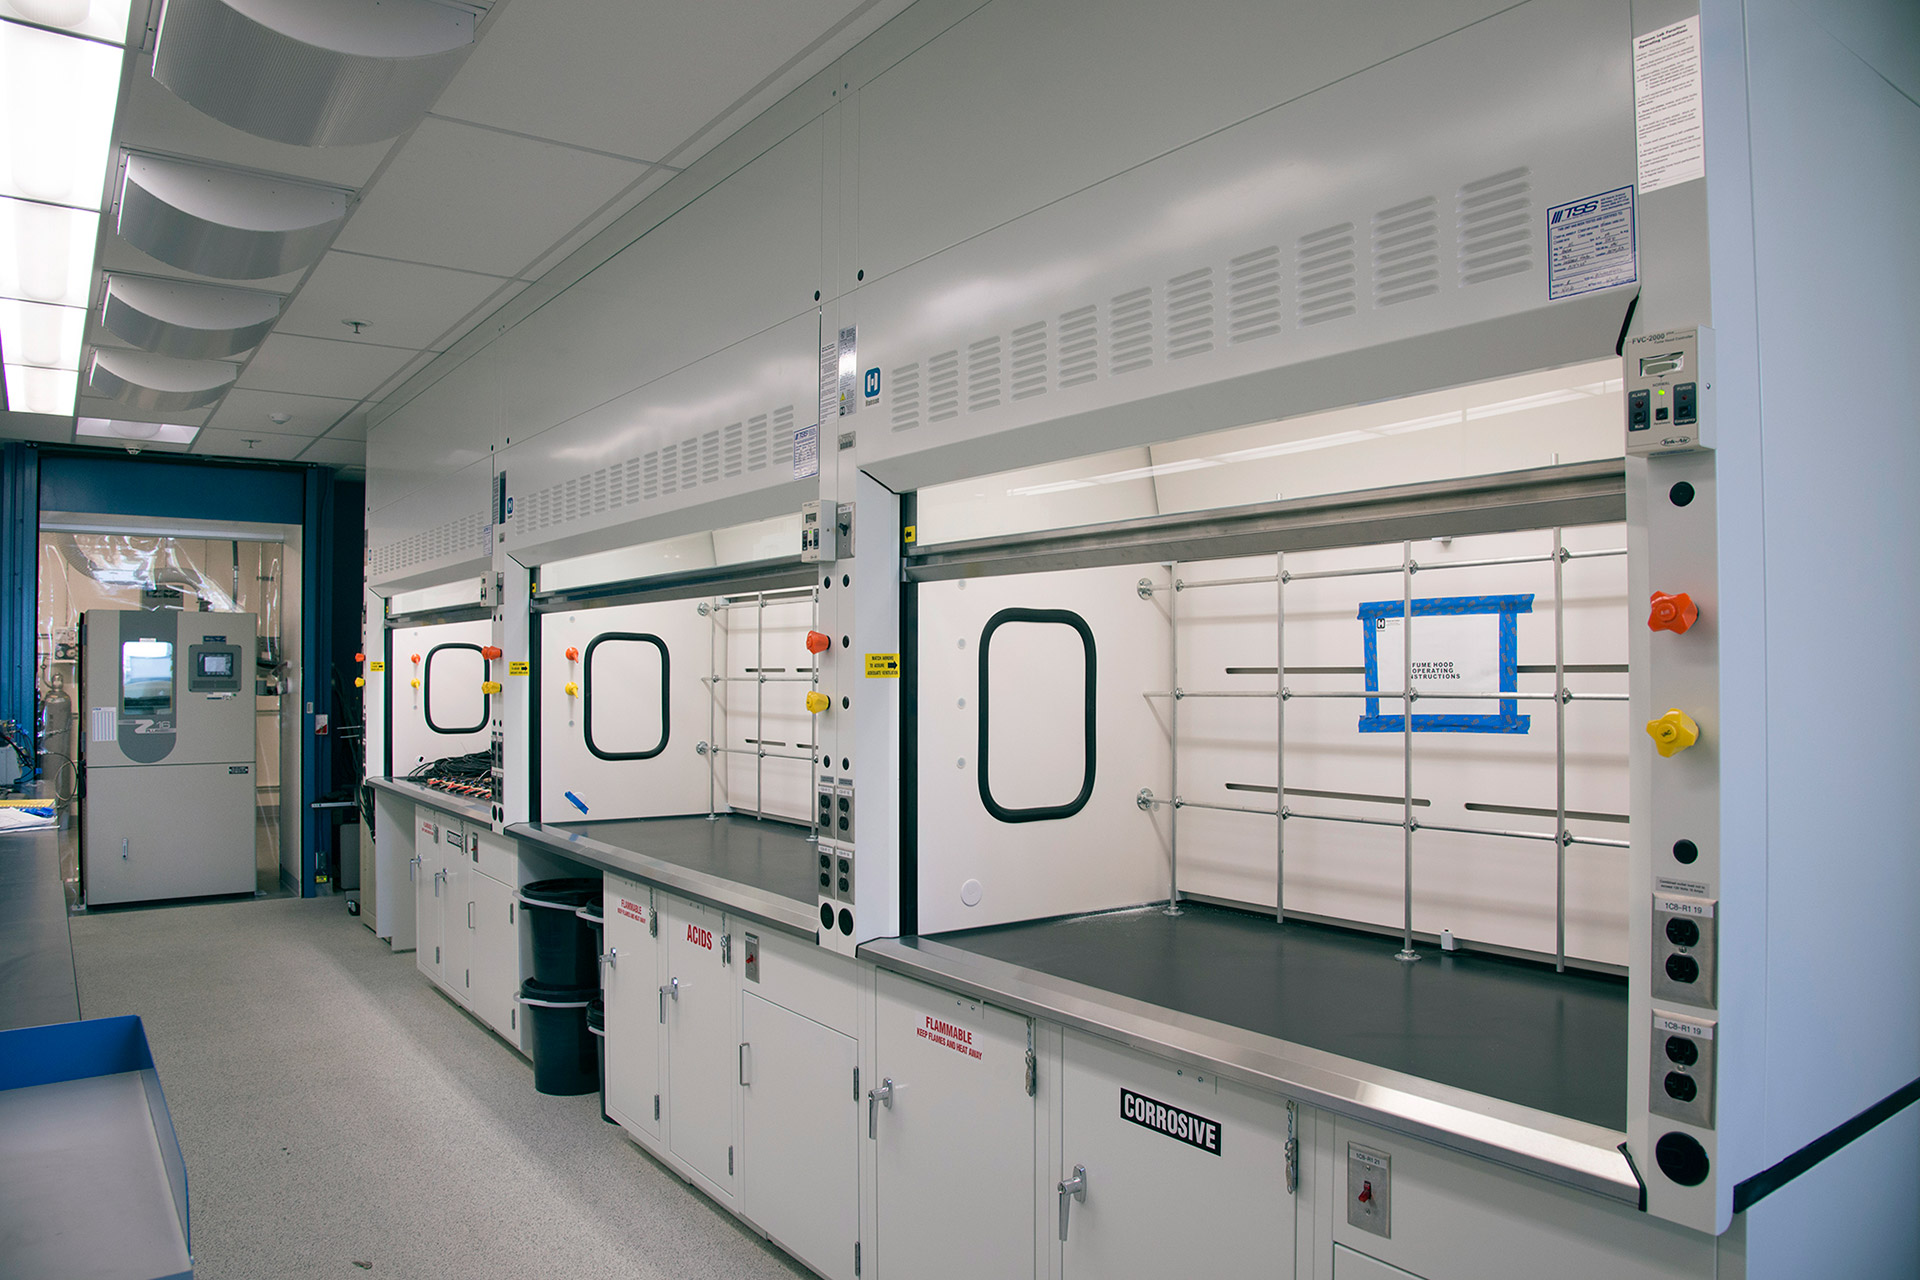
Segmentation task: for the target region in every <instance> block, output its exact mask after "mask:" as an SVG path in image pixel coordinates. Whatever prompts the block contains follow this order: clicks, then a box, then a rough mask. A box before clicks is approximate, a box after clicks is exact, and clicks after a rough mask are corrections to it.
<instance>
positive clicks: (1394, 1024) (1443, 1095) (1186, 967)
mask: <svg viewBox="0 0 1920 1280" xmlns="http://www.w3.org/2000/svg"><path fill="white" fill-rule="evenodd" d="M1395 949H1396V947H1395V944H1394V941H1393V940H1391V939H1382V938H1377V937H1372V936H1369V935H1364V934H1356V933H1350V932H1347V931H1344V930H1337V929H1329V928H1324V927H1320V926H1315V925H1310V924H1305V923H1289V924H1287V925H1285V926H1280V925H1276V924H1275V923H1274V922H1273V921H1272V920H1271V919H1269V918H1266V917H1264V916H1259V915H1254V914H1250V913H1245V912H1238V911H1231V910H1226V909H1222V908H1216V907H1209V906H1205V905H1202V904H1198V903H1191V902H1190V903H1187V904H1184V906H1183V910H1182V914H1181V915H1179V916H1178V917H1168V916H1167V915H1166V914H1165V913H1164V912H1163V911H1162V910H1161V909H1160V908H1159V907H1158V906H1153V907H1141V908H1135V909H1132V910H1127V911H1117V912H1108V913H1102V914H1098V915H1090V916H1075V917H1066V918H1062V919H1055V920H1045V921H1034V922H1029V923H1024V924H1013V925H1002V926H998V927H995V928H990V929H979V930H964V931H959V932H954V933H948V934H943V935H941V936H939V937H924V938H923V937H904V938H897V939H878V940H875V941H873V942H869V943H866V944H864V945H863V946H862V947H861V948H860V951H859V954H860V955H861V956H862V957H863V958H865V959H867V960H870V961H872V962H873V963H875V964H877V965H879V966H880V967H882V968H885V969H889V970H892V971H894V972H896V973H901V974H905V975H907V976H909V977H914V978H919V979H921V980H922V981H926V982H930V983H933V984H935V985H937V986H940V987H943V988H945V989H947V990H951V991H954V992H957V993H960V994H964V995H968V996H971V997H974V998H977V999H981V1000H985V1001H987V1002H988V1003H991V1004H996V1005H999V1006H1000V1007H1002V1008H1006V1009H1013V1010H1018V1011H1020V1012H1023V1013H1027V1014H1030V1015H1033V1016H1036V1017H1042V1018H1047V1019H1050V1020H1053V1021H1058V1022H1060V1023H1063V1024H1065V1025H1068V1026H1072V1027H1077V1028H1080V1029H1082V1030H1086V1031H1091V1032H1093V1033H1095V1034H1098V1035H1102V1036H1105V1037H1108V1038H1110V1039H1113V1040H1117V1041H1119V1042H1120V1043H1122V1044H1126V1045H1128V1046H1131V1047H1133V1048H1135V1049H1138V1050H1140V1051H1142V1052H1145V1053H1151V1054H1155V1055H1158V1056H1161V1057H1165V1058H1168V1059H1171V1060H1174V1061H1177V1062H1184V1063H1189V1064H1192V1065H1194V1066H1197V1067H1202V1068H1208V1069H1211V1070H1213V1071H1215V1072H1217V1073H1219V1074H1220V1075H1221V1076H1223V1077H1225V1078H1227V1079H1232V1080H1237V1081H1239V1082H1241V1083H1244V1084H1248V1085H1251V1086H1253V1087H1256V1088H1260V1089H1265V1090H1270V1091H1274V1092H1278V1093H1281V1094H1283V1095H1285V1096H1288V1097H1291V1098H1294V1099H1297V1100H1299V1101H1302V1102H1306V1103H1309V1104H1312V1105H1315V1106H1319V1107H1323V1108H1326V1109H1327V1110H1330V1111H1333V1112H1335V1113H1337V1114H1341V1115H1346V1116H1351V1117H1353V1118H1355V1119H1359V1120H1363V1121H1366V1122H1369V1123H1373V1124H1379V1125H1383V1126H1386V1127H1389V1128H1393V1129H1396V1130H1399V1131H1401V1132H1403V1133H1407V1134H1410V1135H1412V1136H1415V1137H1419V1138H1424V1139H1427V1140H1429V1141H1433V1142H1437V1143H1439V1144H1441V1145H1444V1146H1449V1147H1452V1148H1454V1149H1456V1150H1460V1151H1464V1152H1467V1153H1469V1154H1472V1155H1476V1156H1481V1157H1484V1158H1487V1159H1490V1160H1494V1161H1498V1162H1500V1163H1502V1164H1506V1165H1509V1166H1511V1167H1513V1168H1516V1169H1521V1170H1524V1171H1526V1172H1528V1173H1532V1174H1537V1175H1540V1176H1544V1177H1547V1178H1551V1179H1553V1180H1555V1181H1558V1182H1563V1183H1565V1184H1567V1185H1569V1186H1573V1187H1578V1188H1580V1189H1582V1190H1585V1191H1590V1192H1593V1193H1595V1194H1598V1195H1603V1196H1606V1197H1608V1198H1611V1199H1615V1200H1621V1201H1624V1202H1626V1203H1629V1204H1637V1203H1639V1201H1640V1197H1641V1187H1640V1182H1639V1179H1638V1176H1637V1175H1636V1174H1635V1172H1634V1170H1633V1168H1632V1165H1631V1163H1630V1162H1629V1161H1628V1160H1627V1158H1626V1157H1625V1156H1624V1155H1623V1154H1622V1153H1621V1151H1620V1150H1619V1144H1620V1143H1621V1142H1622V1141H1623V1140H1624V1136H1625V1135H1624V1133H1623V1132H1622V1130H1623V1129H1624V1125H1625V1088H1626V1074H1625V1066H1626V1012H1625V1010H1626V1001H1625V988H1624V984H1620V983H1618V982H1615V981H1613V980H1610V979H1606V978H1595V977H1590V976H1586V975H1564V974H1563V975H1555V974H1553V973H1552V971H1551V970H1545V971H1541V970H1538V969H1536V968H1532V967H1529V966H1526V965H1523V964H1520V963H1518V962H1508V961H1502V960H1497V959H1492V958H1489V957H1484V956H1470V955H1466V954H1461V953H1456V954H1453V955H1442V954H1439V953H1435V954H1430V955H1428V956H1427V957H1426V958H1425V959H1423V960H1421V961H1419V962H1418V963H1415V964H1412V965H1403V964H1401V962H1399V961H1397V960H1395V959H1394V958H1393V954H1394V951H1395ZM1503 1054H1512V1055H1513V1059H1512V1060H1511V1061H1491V1060H1490V1059H1494V1058H1496V1057H1498V1056H1499V1055H1503ZM1541 1076H1554V1077H1565V1078H1564V1079H1538V1078H1535V1077H1541ZM1515 1096H1517V1097H1518V1098H1520V1099H1523V1100H1521V1101H1516V1100H1515ZM1542 1103H1544V1104H1547V1105H1545V1106H1543V1105H1540V1104H1542ZM1589 1116H1591V1117H1596V1118H1595V1119H1589V1118H1587V1117H1589Z"/></svg>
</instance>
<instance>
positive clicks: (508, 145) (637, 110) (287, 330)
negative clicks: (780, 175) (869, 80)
mask: <svg viewBox="0 0 1920 1280" xmlns="http://www.w3.org/2000/svg"><path fill="white" fill-rule="evenodd" d="M475 7H477V6H475ZM905 7H906V0H865V2H864V3H856V2H854V0H782V3H781V4H778V5H766V4H764V3H757V2H756V0H701V2H698V3H695V2H691V0H680V2H679V3H674V4H668V5H637V4H634V3H632V0H496V3H494V4H493V5H492V6H491V8H490V9H489V10H488V11H487V12H486V14H485V16H484V17H483V18H482V19H481V21H480V22H479V24H478V26H477V28H476V42H475V48H474V50H473V52H472V54H471V55H470V56H469V57H468V59H467V61H466V63H465V65H464V66H463V67H462V68H461V69H460V70H459V71H458V72H457V73H456V74H455V76H454V78H453V80H452V81H451V82H450V83H449V85H448V86H447V88H446V90H445V91H444V92H443V93H442V94H441V95H440V97H439V98H438V100H437V101H436V102H435V103H434V105H433V108H432V109H431V111H429V113H428V114H427V116H426V118H424V119H422V120H421V121H419V123H418V124H417V125H416V126H415V127H414V128H413V129H411V130H410V131H409V132H407V133H405V134H402V135H401V136H400V137H399V138H398V139H396V140H394V141H392V142H382V143H369V144H363V145H357V146H335V147H299V146H292V145H288V144H285V143H280V142H273V141H269V140H266V139H263V138H259V137H255V136H253V135H252V134H249V133H245V132H242V131H241V130H238V129H235V128H232V127H230V126H228V125H225V124H222V123H220V122H219V121H217V120H214V119H213V118H211V117H209V116H206V115H203V114H201V113H200V112H199V111H197V110H195V109H194V108H193V107H191V106H188V105H187V104H186V103H185V102H183V101H181V100H180V99H179V98H177V97H175V96H174V95H173V94H172V93H171V92H170V91H169V90H167V89H166V88H165V87H163V86H162V85H161V84H159V83H158V82H157V81H155V80H154V78H153V75H152V49H153V25H152V24H153V23H154V22H155V21H157V19H158V16H159V4H158V3H157V0H155V2H154V3H152V4H151V5H148V4H143V3H136V4H135V5H134V12H133V15H132V18H131V24H132V25H131V28H130V35H129V47H130V51H129V57H128V65H127V68H126V72H125V75H124V76H123V82H122V89H121V97H120V108H119V113H118V116H117V119H116V124H115V130H114V141H115V147H116V164H115V170H116V172H117V171H118V168H119V165H118V158H119V157H120V156H123V155H125V154H126V153H127V152H128V151H133V152H139V153H145V154H149V155H159V156H168V157H179V158H187V159H193V160H198V161H204V162H208V163H212V164H215V165H220V166H225V167H230V168H234V169H241V170H247V171H252V172H256V173H265V174H275V175H285V176H289V177H295V178H302V179H308V180H312V181H316V182H323V183H327V184H330V185H334V186H338V187H342V188H345V189H347V190H349V191H351V192H353V196H352V198H351V201H350V211H349V215H348V217H347V219H346V221H345V223H344V225H343V226H342V228H341V230H340V231H339V233H338V235H337V236H336V237H335V239H334V241H333V243H332V246H331V247H330V248H329V249H328V250H327V251H326V252H325V253H324V254H323V255H322V256H321V257H320V258H319V260H318V261H317V262H316V263H315V264H314V265H313V266H312V267H311V268H309V269H308V270H306V271H304V272H293V273H289V274H288V275H285V276H281V277H277V278H273V279H268V280H257V281H246V282H242V283H240V284H239V285H238V287H242V288H248V289H257V290H262V291H266V292H272V293H280V294H285V295H287V296H288V301H287V303H286V305H285V308H284V310H283V311H282V313H281V317H280V319H279V321H278V323H277V324H276V325H275V326H274V328H273V330H272V332H271V333H270V334H269V335H268V336H267V337H266V338H265V340H264V341H263V342H261V344H260V345H259V347H258V348H257V349H256V350H254V351H252V352H249V353H245V354H243V355H241V356H237V357H234V358H233V360H234V362H235V363H237V364H239V365H240V366H241V367H240V373H239V377H238V378H237V379H236V380H235V382H234V383H233V385H232V387H231V388H230V389H228V391H227V392H226V394H225V395H224V396H223V397H222V398H221V399H220V400H219V401H218V402H216V403H214V404H213V405H211V406H209V407H207V408H204V409H199V410H195V411H189V412H185V413H180V412H142V411H140V410H137V409H133V408H130V407H129V406H128V405H126V404H125V403H122V402H120V401H116V400H111V399H107V398H105V397H102V396H97V395H90V394H88V387H87V384H86V379H85V374H84V372H83V375H82V382H81V394H80V398H79V403H78V408H77V414H78V416H80V417H93V418H107V419H122V420H129V419H131V420H142V421H165V422H175V423H182V424H186V425H190V426H196V427H200V428H201V430H200V432H199V434H198V436H197V437H196V438H195V439H194V440H193V442H192V443H191V444H190V445H169V444H166V443H162V442H159V441H147V442H143V446H142V447H144V448H148V449H151V450H153V451H155V452H173V453H191V454H202V455H214V456H222V457H238V458H263V459H271V460H276V461H300V462H313V463H321V464H324V465H328V466H332V467H338V468H342V469H345V470H348V471H354V470H358V469H360V468H362V467H363V466H364V463H365V449H366V445H365V438H366V421H367V415H368V411H369V410H370V409H371V408H372V406H373V405H375V404H376V403H378V401H379V400H380V398H381V397H382V396H383V395H385V394H387V393H389V392H390V391H392V390H394V389H396V388H398V387H399V386H400V385H401V384H402V383H403V382H405V381H406V380H407V379H408V378H409V377H411V376H412V375H413V374H415V373H416V372H418V371H419V370H420V369H421V368H423V367H425V365H426V364H427V363H428V362H430V361H431V360H432V359H433V358H434V356H435V355H436V354H437V353H438V352H440V351H442V350H444V349H445V348H447V347H448V346H450V345H451V344H452V343H454V342H455V341H457V340H458V339H459V338H460V337H461V336H462V335H463V334H465V333H466V332H468V331H469V330H470V329H472V328H473V327H474V326H476V325H477V324H479V323H480V322H481V321H482V320H484V319H485V318H486V317H487V316H488V315H490V314H491V313H492V312H493V311H495V310H496V309H497V308H499V307H501V306H502V305H504V304H505V303H507V302H508V301H509V300H511V299H512V298H513V297H514V296H515V295H516V294H518V293H519V292H520V291H521V290H522V289H525V288H526V287H527V285H528V284H529V283H531V282H532V281H535V280H537V279H539V278H540V276H541V275H542V274H543V273H544V272H546V271H547V270H549V269H551V268H552V267H553V266H555V265H556V264H558V263H560V262H561V261H562V260H563V259H565V258H566V256H567V255H568V254H569V253H571V252H573V250H575V249H577V248H578V247H580V246H581V245H583V244H585V243H586V242H587V241H588V240H589V239H591V238H592V237H593V236H594V235H595V234H597V233H598V232H599V231H601V230H602V229H604V228H605V227H606V226H608V225H609V224H610V223H612V222H613V221H614V220H615V219H616V218H618V217H619V216H620V215H621V214H622V213H624V212H626V211H627V210H628V209H630V208H632V207H633V206H634V205H635V204H637V203H639V202H640V201H641V200H642V199H644V198H645V197H646V196H647V195H649V194H650V193H651V192H653V191H654V190H656V189H658V188H659V187H660V186H662V185H664V184H665V183H666V182H667V181H668V179H670V178H671V177H672V176H673V175H674V174H675V173H677V172H679V170H680V169H682V168H684V167H685V166H686V165H688V164H691V163H692V162H693V161H694V160H696V159H697V158H698V157H699V156H700V155H702V154H704V153H705V152H706V151H707V150H708V149H710V148H711V147H713V146H714V145H715V144H717V143H718V142H720V141H721V140H723V139H724V138H725V137H727V136H728V135H729V134H730V133H732V132H733V131H734V130H735V129H737V128H739V127H740V126H741V125H743V124H745V123H746V122H747V121H749V120H751V119H752V118H753V117H754V116H755V115H757V114H758V113H759V112H761V111H762V110H764V109H765V108H766V107H768V106H770V105H771V104H772V103H774V102H775V101H777V100H778V99H779V98H780V97H781V96H783V95H784V94H786V93H787V92H789V91H790V90H791V89H793V88H795V87H797V86H798V85H799V84H801V83H803V82H804V81H805V80H806V79H807V78H809V77H810V76H812V75H813V74H815V73H816V72H818V71H819V70H820V69H821V68H823V67H824V66H826V65H827V64H828V63H829V62H831V61H833V59H835V58H837V57H839V56H840V55H841V54H843V53H845V52H846V51H847V50H848V49H850V48H852V47H853V46H854V45H855V44H857V43H858V42H859V41H860V40H861V39H864V38H865V37H866V35H868V34H869V33H871V32H872V31H873V30H875V29H877V28H878V27H879V26H880V25H882V24H883V23H884V22H885V21H886V20H888V19H889V18H891V17H893V16H894V15H895V14H897V13H898V12H899V11H900V10H901V9H903V8H905ZM143 29H144V32H145V34H144V36H143V37H136V36H135V35H134V34H133V32H138V31H141V30H143ZM95 265H96V271H95V273H94V274H95V283H94V293H93V297H92V306H91V307H90V309H89V313H88V322H87V335H86V336H87V343H88V350H89V352H90V351H91V350H92V349H93V348H96V347H98V348H101V349H109V350H111V349H122V348H128V344H127V343H125V342H123V341H122V340H121V339H120V338H118V337H116V336H115V335H114V334H112V333H111V332H109V331H107V330H106V329H105V328H104V327H103V326H102V324H101V320H100V304H101V301H102V293H103V290H104V286H105V277H106V273H107V272H118V273H127V274H130V275H140V276H151V277H159V278H164V279H183V280H200V281H202V282H207V281H206V280H205V278H204V277H197V276H193V275H190V274H189V273H187V272H184V271H181V270H178V269H176V268H174V267H171V266H169V265H167V264H165V263H162V262H160V261H158V260H156V259H154V258H151V257H149V256H147V255H146V254H145V253H143V252H141V251H140V250H138V249H136V248H134V247H133V246H132V245H130V244H128V243H127V242H125V241H124V240H122V239H120V237H119V236H117V235H116V234H114V231H113V227H112V217H111V214H109V216H106V217H103V218H102V230H101V236H100V244H99V250H98V256H97V259H96V264H95ZM212 283H228V282H212ZM356 324H357V326H358V327H357V329H356V327H355V326H356ZM84 358H85V357H83V359H84ZM24 418H26V415H13V421H12V422H11V423H10V424H9V428H8V430H7V432H6V434H9V435H14V436H26V437H29V438H37V439H42V440H57V441H60V442H71V441H73V440H74V439H75V437H74V436H73V430H72V428H73V424H72V422H71V421H69V420H66V419H58V418H52V419H48V418H40V419H36V420H33V421H31V422H22V419H24ZM80 442H82V443H96V442H97V440H95V439H93V438H81V440H80Z"/></svg>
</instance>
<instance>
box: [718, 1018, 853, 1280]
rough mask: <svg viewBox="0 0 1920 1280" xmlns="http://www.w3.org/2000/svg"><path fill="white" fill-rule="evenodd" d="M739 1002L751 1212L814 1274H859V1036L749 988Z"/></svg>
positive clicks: (746, 1196) (837, 1278) (838, 1278)
mask: <svg viewBox="0 0 1920 1280" xmlns="http://www.w3.org/2000/svg"><path fill="white" fill-rule="evenodd" d="M740 1003H741V1010H740V1038H741V1042H742V1045H743V1048H742V1049H741V1062H740V1067H741V1071H740V1078H741V1096H742V1099H743V1101H742V1104H741V1126H740V1140H741V1149H742V1151H743V1153H744V1155H745V1169H744V1170H743V1171H742V1182H743V1186H742V1194H741V1199H742V1201H743V1209H744V1212H745V1213H746V1215H747V1217H749V1218H751V1219H752V1220H753V1221H754V1222H755V1223H756V1224H757V1225H758V1226H759V1227H760V1229H761V1230H762V1231H764V1232H766V1233H767V1235H768V1236H769V1237H771V1238H772V1239H773V1240H775V1241H776V1242H778V1243H779V1244H780V1245H781V1246H782V1247H783V1248H785V1249H786V1250H787V1252H788V1253H791V1254H792V1255H793V1256H794V1257H796V1258H798V1259H800V1260H801V1261H802V1262H804V1263H806V1264H807V1265H808V1266H810V1267H812V1268H813V1269H814V1270H815V1271H818V1272H820V1273H821V1274H822V1275H826V1276H830V1277H833V1278H834V1280H842V1277H844V1278H845V1280H852V1277H853V1274H854V1271H853V1256H854V1245H855V1243H856V1242H857V1241H858V1240H859V1239H860V1211H859V1204H858V1201H857V1199H856V1191H857V1189H858V1187H859V1180H860V1148H859V1142H860V1122H861V1108H860V1104H859V1103H858V1102H857V1101H856V1100H855V1086H856V1084H857V1076H856V1074H855V1073H856V1070H857V1068H858V1066H859V1061H860V1056H859V1055H860V1046H859V1042H858V1041H857V1040H855V1039H854V1038H853V1037H851V1036H847V1035H842V1034H841V1033H840V1032H838V1031H835V1030H833V1029H832V1028H831V1027H824V1026H821V1025H820V1024H819V1023H817V1022H815V1021H813V1020H812V1019H811V1018H805V1017H802V1016H801V1015H799V1014H797V1013H794V1012H792V1011H791V1010H789V1009H784V1008H782V1007H781V1006H779V1005H777V1004H774V1003H773V1002H772V1001H770V1000H766V999H763V998H761V997H760V996H758V995H755V994H754V993H753V992H752V991H748V992H747V993H746V994H745V995H743V996H742V997H741V1002H740Z"/></svg>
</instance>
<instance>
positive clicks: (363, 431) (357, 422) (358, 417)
mask: <svg viewBox="0 0 1920 1280" xmlns="http://www.w3.org/2000/svg"><path fill="white" fill-rule="evenodd" d="M368 417H369V413H368V411H367V410H365V409H360V410H357V411H355V412H353V413H350V414H348V415H347V416H346V417H345V418H343V419H341V420H340V421H339V422H336V423H334V424H333V426H332V427H331V428H330V429H329V430H328V431H327V439H329V440H360V441H364V440H366V438H367V418H368Z"/></svg>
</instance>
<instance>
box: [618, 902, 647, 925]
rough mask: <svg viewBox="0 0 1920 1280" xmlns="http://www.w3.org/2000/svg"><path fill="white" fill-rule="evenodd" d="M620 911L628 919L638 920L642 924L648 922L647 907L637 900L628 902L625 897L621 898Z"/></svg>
mask: <svg viewBox="0 0 1920 1280" xmlns="http://www.w3.org/2000/svg"><path fill="white" fill-rule="evenodd" d="M619 913H620V914H621V915H623V916H625V917H626V918H627V919H629V920H637V921H639V922H640V923H641V924H645V923H646V922H647V909H646V908H645V907H643V906H641V905H640V904H639V903H637V902H628V901H627V900H626V899H625V898H622V899H620V906H619Z"/></svg>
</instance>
